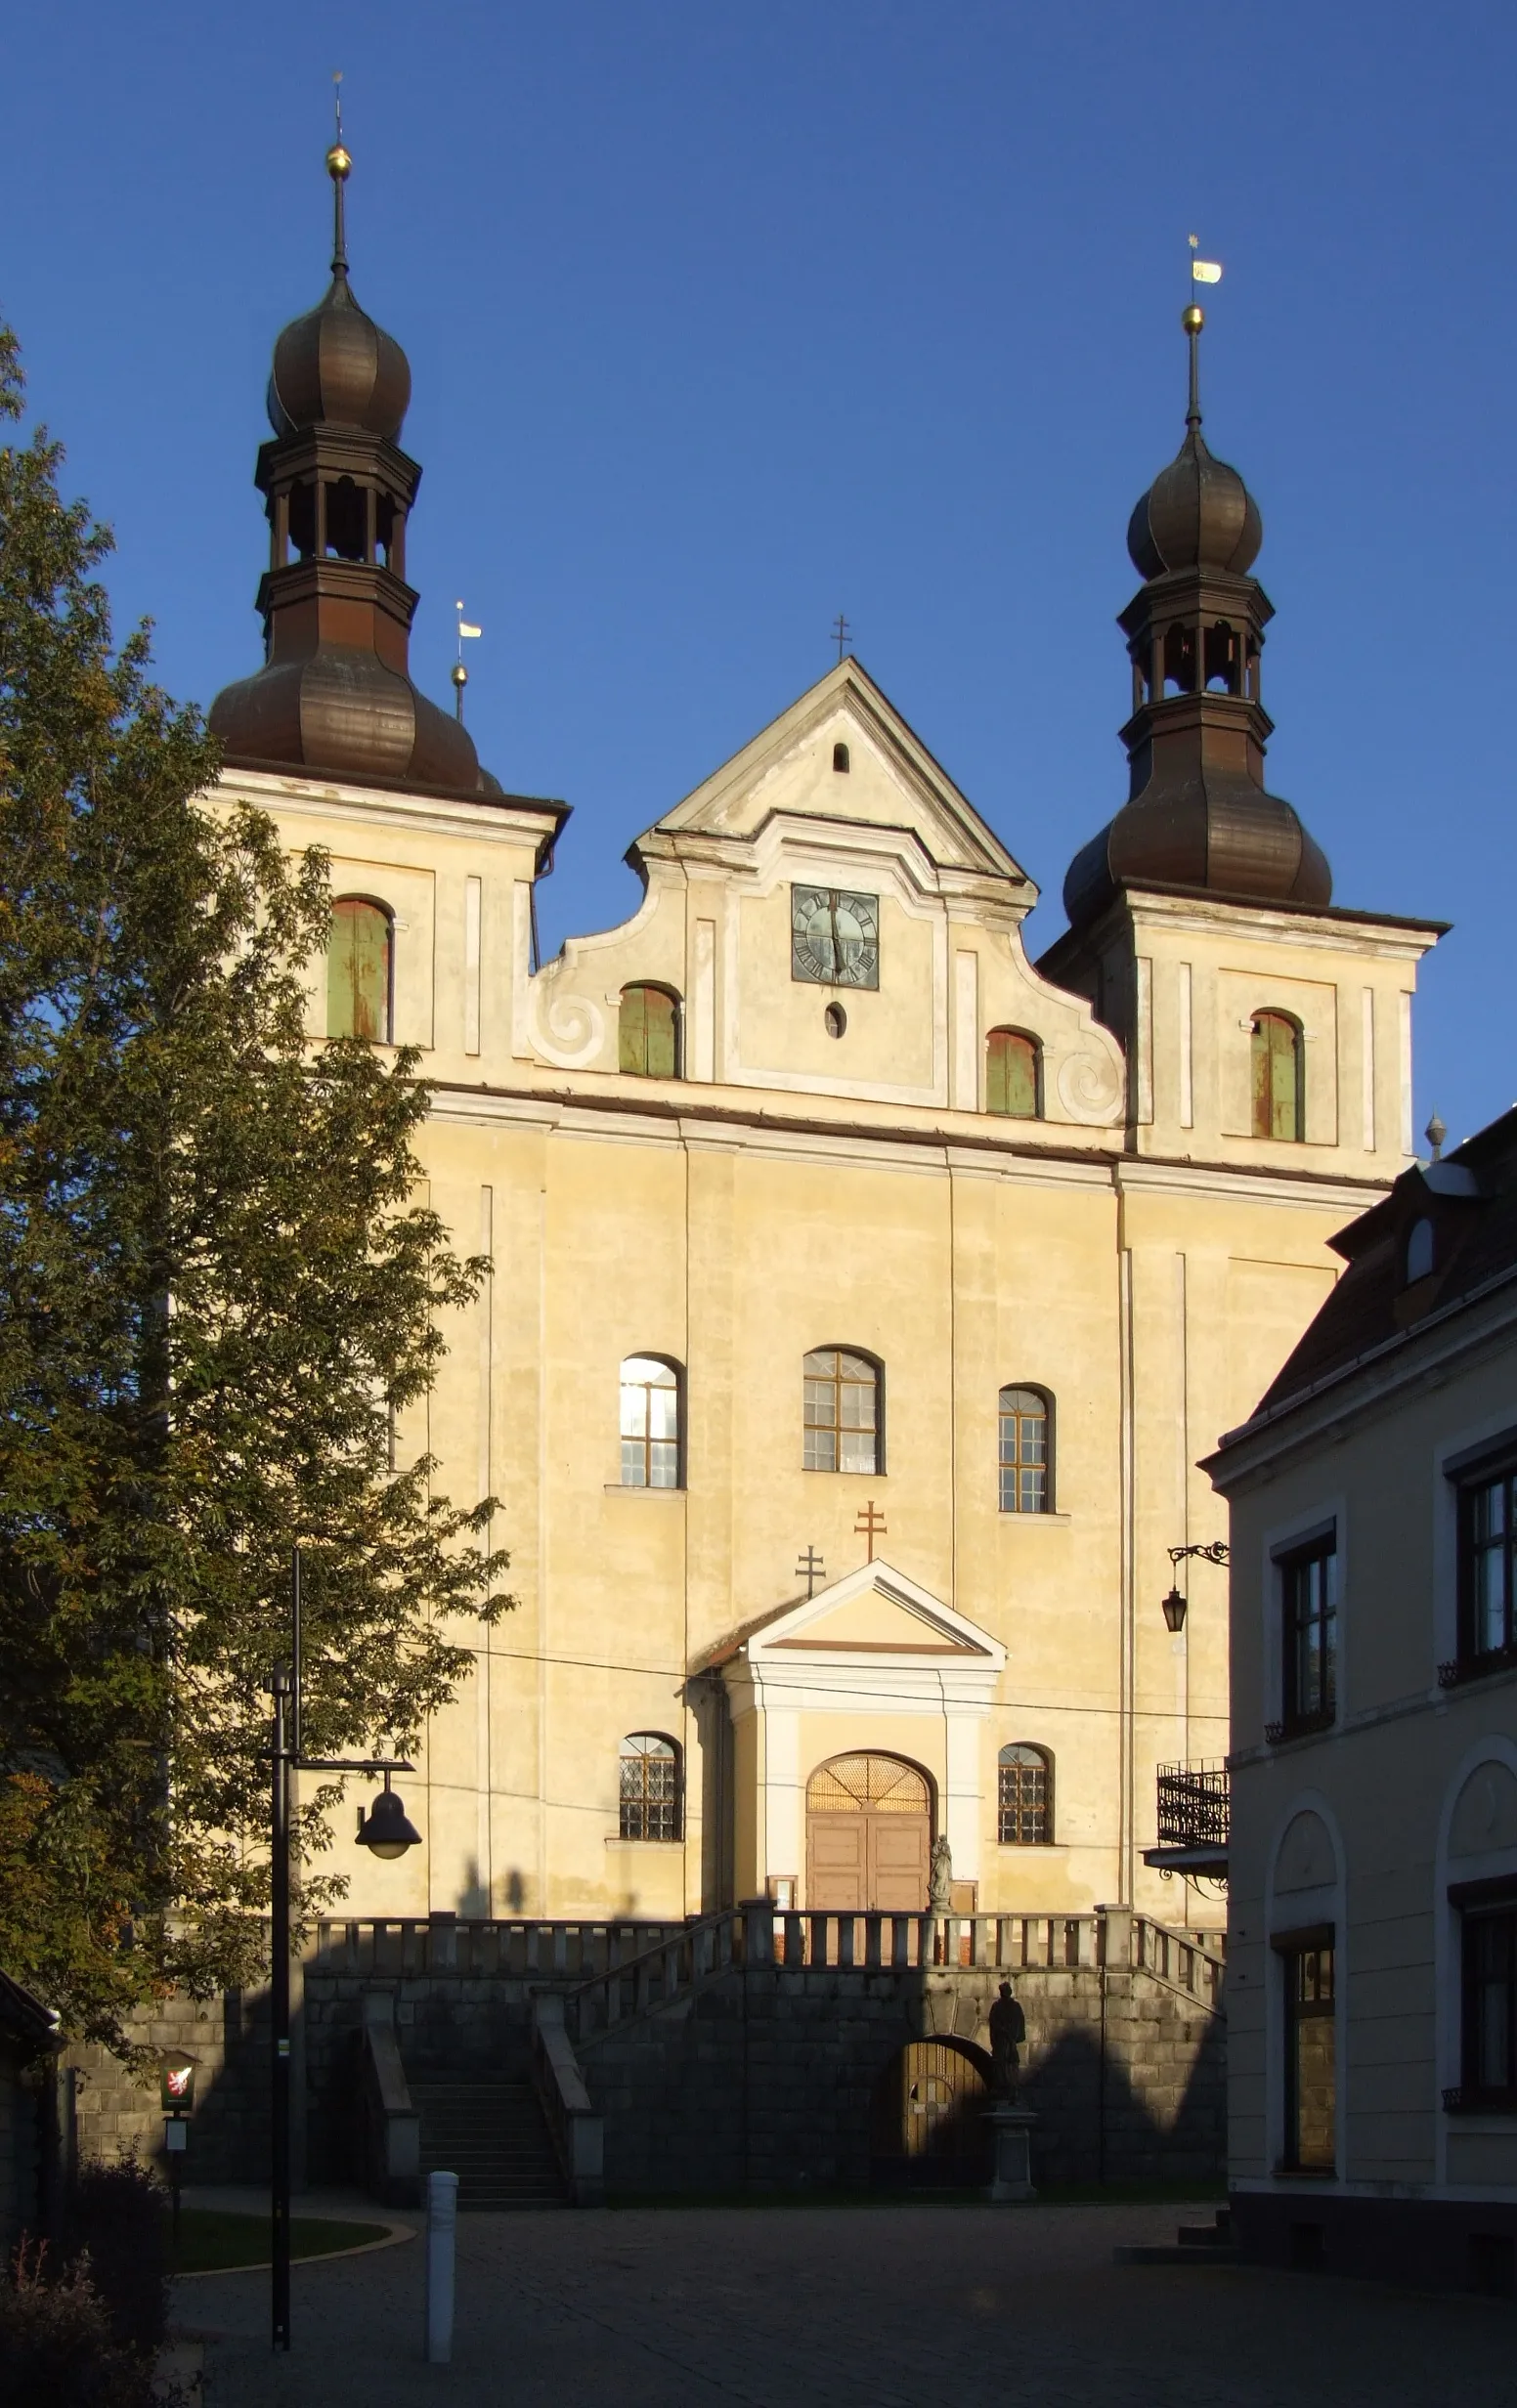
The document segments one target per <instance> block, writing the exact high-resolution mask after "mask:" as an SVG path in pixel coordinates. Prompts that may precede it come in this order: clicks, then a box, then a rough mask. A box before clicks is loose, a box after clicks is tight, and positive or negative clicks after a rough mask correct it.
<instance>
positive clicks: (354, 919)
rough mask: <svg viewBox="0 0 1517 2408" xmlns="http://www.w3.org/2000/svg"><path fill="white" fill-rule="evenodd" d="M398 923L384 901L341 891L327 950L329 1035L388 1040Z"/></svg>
mask: <svg viewBox="0 0 1517 2408" xmlns="http://www.w3.org/2000/svg"><path fill="white" fill-rule="evenodd" d="M394 925H395V924H394V922H393V921H392V920H391V918H390V915H389V913H388V912H387V911H386V910H385V909H384V906H383V905H382V904H380V903H369V902H366V901H365V900H364V898H363V897H362V896H361V895H353V894H344V895H339V896H338V898H337V900H336V902H335V903H334V904H333V905H332V916H331V941H330V944H329V945H328V947H327V953H326V1034H327V1036H328V1037H367V1038H368V1039H369V1041H370V1042H371V1043H372V1044H374V1045H388V1044H389V1042H390V996H391V991H392V985H393V975H394Z"/></svg>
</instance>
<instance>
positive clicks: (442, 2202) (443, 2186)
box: [426, 2173, 458, 2366]
mask: <svg viewBox="0 0 1517 2408" xmlns="http://www.w3.org/2000/svg"><path fill="white" fill-rule="evenodd" d="M457 2224H458V2177H457V2175H456V2174H455V2173H429V2174H428V2175H427V2220H426V2362H427V2364H428V2366H447V2365H448V2364H449V2363H450V2361H451V2359H452V2357H453V2261H454V2239H455V2234H456V2231H457Z"/></svg>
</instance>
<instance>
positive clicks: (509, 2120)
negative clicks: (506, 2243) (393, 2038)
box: [411, 2081, 564, 2211]
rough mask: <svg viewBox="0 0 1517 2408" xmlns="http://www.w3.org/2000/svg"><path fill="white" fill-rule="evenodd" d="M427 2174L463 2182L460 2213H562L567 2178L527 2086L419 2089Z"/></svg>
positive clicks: (428, 2085)
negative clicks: (545, 2210)
mask: <svg viewBox="0 0 1517 2408" xmlns="http://www.w3.org/2000/svg"><path fill="white" fill-rule="evenodd" d="M411 2094H412V2103H413V2104H414V2106H415V2109H416V2113H417V2115H418V2117H419V2118H420V2123H421V2170H422V2172H423V2173H436V2172H448V2173H455V2174H456V2175H457V2177H458V2206H459V2208H460V2210H480V2211H490V2210H500V2209H506V2208H561V2207H562V2206H563V2205H564V2183H563V2176H562V2174H561V2172H560V2171H559V2165H558V2160H557V2157H556V2156H555V2154H554V2151H553V2144H552V2141H551V2139H550V2138H549V2136H548V2129H547V2126H546V2124H545V2123H544V2121H543V2117H542V2104H541V2102H540V2100H539V2098H538V2094H537V2092H536V2090H535V2089H534V2088H533V2086H532V2085H531V2084H530V2083H526V2082H477V2083H475V2082H425V2081H422V2082H412V2085H411Z"/></svg>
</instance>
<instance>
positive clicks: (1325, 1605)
mask: <svg viewBox="0 0 1517 2408" xmlns="http://www.w3.org/2000/svg"><path fill="white" fill-rule="evenodd" d="M1279 1572H1280V1592H1281V1595H1280V1604H1281V1635H1282V1638H1283V1641H1284V1663H1283V1665H1282V1671H1283V1675H1284V1678H1283V1681H1282V1684H1281V1688H1282V1701H1283V1705H1284V1715H1283V1720H1284V1724H1285V1728H1286V1729H1287V1730H1289V1729H1292V1728H1295V1729H1303V1728H1305V1729H1313V1728H1316V1727H1318V1726H1320V1725H1321V1724H1323V1723H1329V1722H1331V1720H1332V1718H1333V1715H1334V1713H1335V1712H1336V1710H1337V1702H1338V1549H1337V1540H1336V1538H1335V1537H1334V1536H1332V1535H1329V1536H1327V1537H1325V1538H1320V1539H1318V1540H1316V1541H1315V1542H1314V1543H1313V1545H1312V1546H1310V1547H1303V1548H1302V1549H1301V1550H1300V1551H1299V1553H1297V1554H1294V1555H1288V1556H1286V1557H1284V1558H1283V1559H1282V1561H1281V1563H1280V1567H1279Z"/></svg>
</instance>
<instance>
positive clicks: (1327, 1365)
mask: <svg viewBox="0 0 1517 2408" xmlns="http://www.w3.org/2000/svg"><path fill="white" fill-rule="evenodd" d="M1421 1224H1426V1225H1427V1230H1428V1232H1430V1238H1429V1236H1427V1235H1424V1236H1423V1237H1422V1238H1421V1239H1419V1245H1421V1246H1428V1245H1429V1243H1430V1266H1431V1267H1430V1268H1429V1269H1421V1268H1420V1257H1419V1256H1418V1255H1416V1254H1414V1253H1413V1252H1412V1250H1411V1248H1410V1243H1409V1241H1410V1240H1411V1237H1412V1232H1413V1230H1415V1229H1417V1228H1418V1226H1419V1225H1421ZM1329 1242H1330V1243H1331V1245H1332V1247H1333V1250H1334V1252H1335V1253H1338V1254H1340V1255H1342V1256H1343V1258H1344V1261H1345V1262H1346V1264H1347V1266H1348V1268H1347V1269H1346V1270H1345V1271H1344V1272H1343V1274H1342V1276H1341V1277H1340V1278H1339V1280H1338V1283H1337V1285H1336V1286H1335V1287H1334V1289H1333V1291H1332V1294H1331V1295H1330V1296H1329V1297H1328V1298H1327V1300H1326V1302H1325V1303H1324V1304H1323V1305H1322V1310H1321V1311H1320V1312H1318V1314H1317V1317H1316V1319H1315V1320H1313V1321H1312V1322H1311V1323H1310V1324H1309V1326H1308V1328H1307V1329H1306V1331H1305V1332H1304V1333H1303V1335H1302V1337H1301V1339H1300V1341H1299V1343H1298V1344H1297V1346H1296V1348H1295V1350H1294V1352H1293V1353H1292V1354H1291V1355H1289V1357H1288V1358H1287V1360H1286V1361H1285V1363H1284V1365H1283V1366H1282V1368H1281V1369H1280V1371H1279V1374H1278V1375H1277V1377H1276V1379H1275V1380H1274V1382H1273V1383H1272V1385H1271V1387H1270V1388H1269V1389H1268V1391H1267V1392H1266V1394H1265V1395H1264V1397H1262V1398H1261V1399H1260V1401H1259V1404H1258V1405H1257V1407H1256V1408H1255V1410H1254V1412H1253V1414H1252V1415H1251V1416H1250V1419H1249V1420H1248V1421H1247V1422H1246V1423H1245V1424H1244V1425H1243V1428H1242V1429H1241V1430H1235V1431H1230V1432H1229V1433H1228V1435H1227V1437H1226V1438H1225V1439H1224V1440H1223V1441H1222V1444H1223V1447H1224V1449H1226V1448H1227V1447H1228V1446H1229V1445H1230V1444H1233V1443H1234V1442H1235V1441H1237V1440H1238V1439H1240V1438H1241V1437H1242V1436H1243V1434H1244V1431H1252V1430H1253V1429H1254V1428H1255V1427H1256V1426H1257V1425H1258V1423H1259V1422H1261V1421H1263V1420H1265V1419H1267V1418H1271V1417H1273V1416H1275V1415H1276V1414H1279V1413H1282V1412H1286V1411H1288V1410H1289V1409H1290V1408H1291V1407H1292V1406H1293V1405H1295V1404H1298V1403H1300V1402H1302V1401H1303V1400H1304V1399H1305V1398H1306V1397H1308V1396H1309V1395H1310V1394H1312V1393H1313V1392H1314V1391H1315V1390H1316V1389H1319V1388H1321V1387H1322V1385H1323V1383H1324V1382H1326V1381H1328V1380H1331V1379H1334V1378H1336V1377H1338V1376H1340V1375H1341V1374H1342V1373H1344V1372H1346V1371H1348V1370H1350V1369H1352V1368H1353V1366H1354V1365H1355V1364H1356V1363H1359V1362H1361V1361H1363V1360H1364V1359H1365V1356H1366V1355H1374V1354H1380V1353H1383V1352H1384V1351H1385V1350H1387V1349H1389V1348H1393V1347H1395V1346H1396V1345H1397V1344H1398V1343H1402V1344H1407V1343H1409V1342H1410V1341H1411V1339H1412V1338H1413V1337H1414V1336H1415V1334H1416V1332H1417V1331H1418V1330H1419V1329H1420V1328H1421V1326H1422V1325H1423V1324H1424V1323H1425V1322H1426V1321H1427V1320H1428V1319H1429V1317H1430V1316H1431V1315H1433V1314H1435V1313H1436V1314H1438V1315H1439V1316H1440V1317H1442V1316H1444V1315H1445V1314H1447V1313H1449V1312H1452V1311H1455V1310H1457V1308H1458V1307H1459V1306H1461V1305H1464V1304H1467V1303H1470V1302H1472V1301H1473V1300H1474V1298H1475V1297H1476V1296H1478V1295H1482V1294H1484V1293H1485V1292H1486V1291H1487V1290H1488V1289H1489V1288H1490V1287H1491V1286H1492V1285H1493V1284H1495V1283H1496V1282H1498V1281H1500V1280H1502V1279H1504V1278H1506V1277H1509V1276H1511V1275H1512V1274H1513V1273H1517V1104H1514V1105H1513V1106H1512V1108H1511V1110H1510V1111H1507V1112H1503V1113H1502V1115H1501V1117H1500V1119H1499V1120H1494V1121H1492V1122H1491V1124H1490V1125H1489V1127H1487V1128H1485V1129H1481V1130H1479V1131H1477V1133H1476V1135H1475V1136H1474V1137H1472V1138H1469V1139H1467V1140H1465V1142H1464V1143H1463V1144H1462V1145H1459V1146H1456V1147H1455V1148H1454V1151H1453V1152H1452V1154H1450V1155H1449V1156H1448V1157H1447V1159H1446V1160H1443V1161H1432V1162H1418V1163H1415V1164H1413V1166H1412V1167H1411V1169H1410V1170H1409V1171H1404V1172H1403V1173H1402V1176H1401V1177H1400V1179H1398V1180H1397V1182H1396V1184H1395V1185H1394V1186H1393V1187H1392V1189H1391V1191H1390V1193H1389V1194H1388V1195H1386V1196H1383V1197H1382V1198H1381V1199H1380V1201H1379V1202H1378V1203H1377V1204H1375V1205H1372V1206H1371V1208H1370V1210H1369V1211H1368V1212H1366V1213H1362V1214H1361V1215H1360V1217H1359V1219H1358V1220H1357V1221H1352V1222H1350V1223H1349V1225H1348V1226H1347V1228H1344V1229H1340V1230H1339V1231H1338V1233H1337V1235H1336V1236H1335V1237H1334V1238H1332V1239H1331V1240H1330V1241H1329ZM1409 1274H1410V1275H1409Z"/></svg>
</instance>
